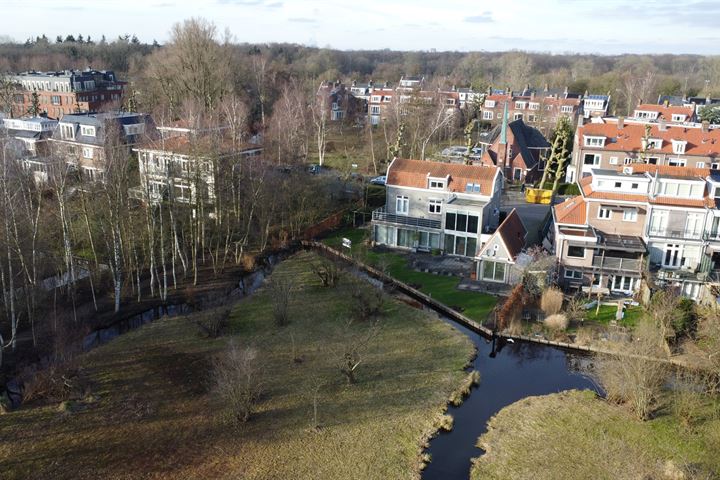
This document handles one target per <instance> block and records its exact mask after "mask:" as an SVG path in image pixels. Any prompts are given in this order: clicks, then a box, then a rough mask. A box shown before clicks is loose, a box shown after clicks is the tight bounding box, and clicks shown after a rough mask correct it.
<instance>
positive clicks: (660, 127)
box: [658, 118, 667, 132]
mask: <svg viewBox="0 0 720 480" xmlns="http://www.w3.org/2000/svg"><path fill="white" fill-rule="evenodd" d="M658 130H660V131H661V132H667V120H665V119H664V118H661V119H660V123H659V125H658Z"/></svg>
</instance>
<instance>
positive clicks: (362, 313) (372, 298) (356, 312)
mask: <svg viewBox="0 0 720 480" xmlns="http://www.w3.org/2000/svg"><path fill="white" fill-rule="evenodd" d="M351 296H352V299H353V302H352V303H351V304H350V309H351V311H352V317H353V318H354V319H355V320H360V321H365V320H370V319H372V318H375V317H377V316H379V315H380V314H381V313H382V308H383V304H384V297H383V293H382V292H381V291H380V290H376V289H375V288H373V287H370V286H368V285H364V284H356V286H355V288H354V289H353V291H352V293H351Z"/></svg>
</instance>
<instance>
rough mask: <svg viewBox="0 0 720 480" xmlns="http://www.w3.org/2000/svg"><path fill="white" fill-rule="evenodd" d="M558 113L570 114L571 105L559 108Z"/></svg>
mask: <svg viewBox="0 0 720 480" xmlns="http://www.w3.org/2000/svg"><path fill="white" fill-rule="evenodd" d="M560 111H561V112H562V113H572V112H573V107H572V105H563V106H562V107H560Z"/></svg>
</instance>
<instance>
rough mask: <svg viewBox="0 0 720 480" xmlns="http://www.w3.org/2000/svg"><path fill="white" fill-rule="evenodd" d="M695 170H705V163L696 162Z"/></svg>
mask: <svg viewBox="0 0 720 480" xmlns="http://www.w3.org/2000/svg"><path fill="white" fill-rule="evenodd" d="M695 168H705V162H697V163H696V164H695Z"/></svg>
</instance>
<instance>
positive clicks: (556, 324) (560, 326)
mask: <svg viewBox="0 0 720 480" xmlns="http://www.w3.org/2000/svg"><path fill="white" fill-rule="evenodd" d="M543 323H544V324H545V326H546V327H547V328H549V329H550V330H554V331H558V332H559V331H564V330H565V329H567V327H568V318H567V317H566V316H565V315H563V314H562V313H556V314H555V315H550V316H549V317H545V320H543Z"/></svg>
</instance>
